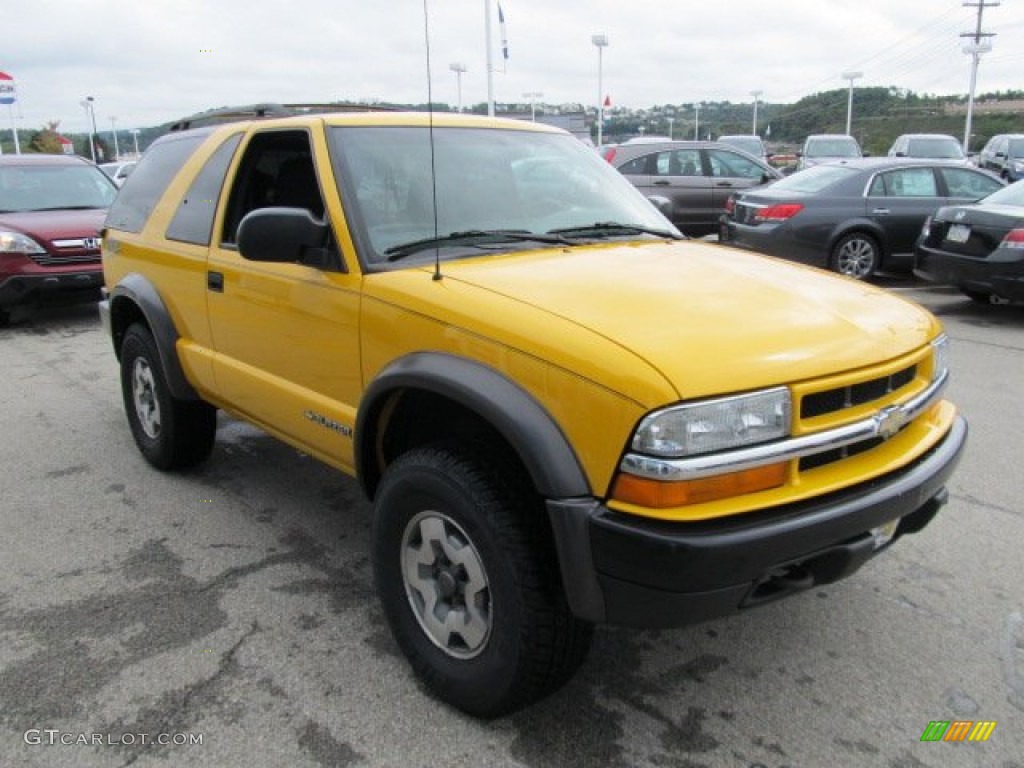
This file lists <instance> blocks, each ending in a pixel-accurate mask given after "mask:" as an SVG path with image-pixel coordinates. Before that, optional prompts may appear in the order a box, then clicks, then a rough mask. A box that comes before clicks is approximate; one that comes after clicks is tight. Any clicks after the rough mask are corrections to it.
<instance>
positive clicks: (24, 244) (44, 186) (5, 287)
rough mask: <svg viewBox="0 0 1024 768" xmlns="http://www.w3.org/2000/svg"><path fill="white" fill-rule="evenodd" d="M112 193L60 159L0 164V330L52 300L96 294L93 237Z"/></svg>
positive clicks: (98, 177)
mask: <svg viewBox="0 0 1024 768" xmlns="http://www.w3.org/2000/svg"><path fill="white" fill-rule="evenodd" d="M116 194H117V186H115V184H114V183H113V182H112V181H111V180H110V178H109V177H108V176H107V175H106V174H105V173H103V172H102V171H101V170H99V169H98V168H97V167H96V166H95V165H93V164H92V163H90V162H88V161H87V160H84V159H82V158H80V157H73V156H68V155H2V156H0V325H2V324H3V323H5V322H7V320H9V319H10V310H11V308H12V307H14V306H17V305H19V304H29V303H32V302H34V301H36V300H37V299H39V298H41V297H43V296H46V295H53V294H69V293H70V294H75V293H79V294H96V293H98V288H99V286H100V285H101V284H102V283H103V271H102V265H101V264H100V236H99V230H100V227H102V226H103V219H104V218H105V217H106V214H107V208H108V207H109V206H110V204H111V202H113V200H114V196H115V195H116Z"/></svg>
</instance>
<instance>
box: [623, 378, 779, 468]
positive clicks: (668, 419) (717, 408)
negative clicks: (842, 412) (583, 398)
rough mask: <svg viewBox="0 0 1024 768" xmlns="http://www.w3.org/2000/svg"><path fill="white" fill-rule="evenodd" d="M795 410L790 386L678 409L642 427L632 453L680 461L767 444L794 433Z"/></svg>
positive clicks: (660, 413) (664, 412)
mask: <svg viewBox="0 0 1024 768" xmlns="http://www.w3.org/2000/svg"><path fill="white" fill-rule="evenodd" d="M791 411H792V400H791V398H790V394H789V390H788V389H787V388H785V387H778V388H776V389H768V390H764V391H762V392H752V393H750V394H746V395H736V396H734V397H723V398H720V399H716V400H705V401H703V402H699V403H689V404H686V405H677V406H673V407H671V408H666V409H664V410H661V411H656V412H654V413H652V414H650V415H649V416H647V417H645V418H644V420H643V421H641V422H640V426H639V427H637V430H636V434H634V435H633V450H634V451H636V452H638V453H643V454H647V455H648V456H673V457H681V456H694V455H698V454H702V453H712V452H714V451H721V450H725V449H729V448H740V447H743V446H747V445H754V444H756V443H765V442H768V441H769V440H775V439H777V438H780V437H785V436H786V435H788V434H789V424H790V413H791Z"/></svg>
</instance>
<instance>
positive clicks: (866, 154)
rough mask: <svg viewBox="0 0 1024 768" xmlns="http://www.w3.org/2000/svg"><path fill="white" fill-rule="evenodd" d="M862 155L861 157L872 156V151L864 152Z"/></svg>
mask: <svg viewBox="0 0 1024 768" xmlns="http://www.w3.org/2000/svg"><path fill="white" fill-rule="evenodd" d="M860 156H861V157H871V153H870V152H862V153H861V155H860Z"/></svg>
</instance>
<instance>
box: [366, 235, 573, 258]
mask: <svg viewBox="0 0 1024 768" xmlns="http://www.w3.org/2000/svg"><path fill="white" fill-rule="evenodd" d="M525 241H530V242H538V243H551V244H553V245H575V243H573V242H572V241H571V240H567V239H566V238H564V237H560V236H558V235H557V234H552V233H548V234H546V235H540V234H534V233H533V232H529V231H527V230H525V229H468V230H466V231H465V232H450V233H449V234H447V235H438V236H437V237H426V238H423V239H422V240H413V241H411V242H408V243H402V244H401V245H393V246H391V247H390V248H388V249H386V250H385V251H384V253H385V255H387V257H388V261H398V260H400V259H404V258H405V257H406V256H411V255H412V254H414V253H419V252H420V251H425V250H427V249H428V248H436V247H438V246H442V245H467V246H472V247H482V246H484V245H486V244H488V243H507V242H525Z"/></svg>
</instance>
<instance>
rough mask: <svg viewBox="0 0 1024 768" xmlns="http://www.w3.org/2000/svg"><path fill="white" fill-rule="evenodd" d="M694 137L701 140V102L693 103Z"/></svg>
mask: <svg viewBox="0 0 1024 768" xmlns="http://www.w3.org/2000/svg"><path fill="white" fill-rule="evenodd" d="M693 138H694V139H696V140H698V141H699V140H700V104H694V105H693Z"/></svg>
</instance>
